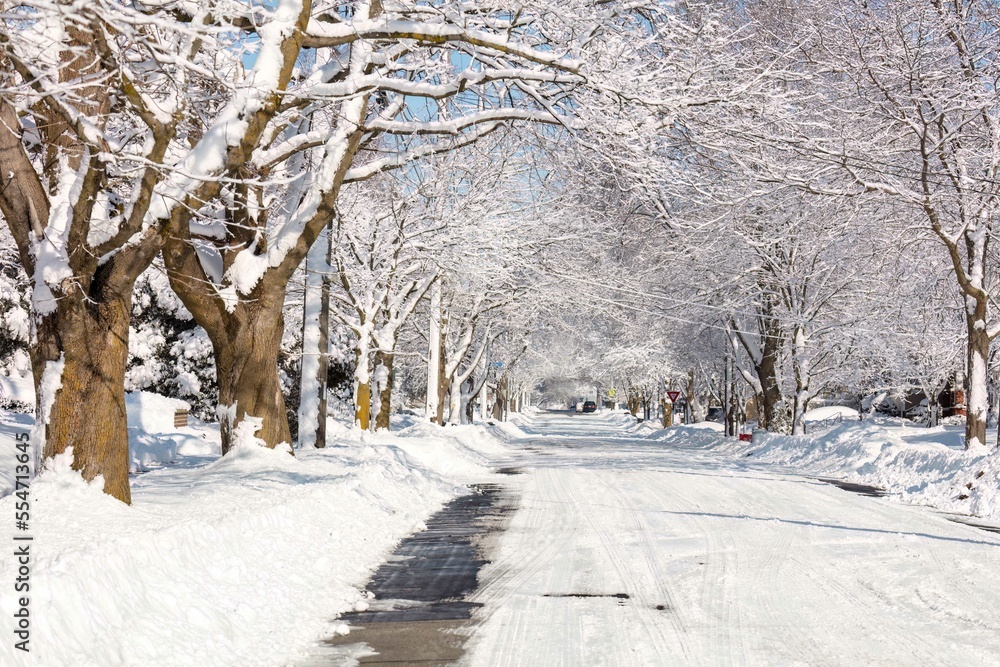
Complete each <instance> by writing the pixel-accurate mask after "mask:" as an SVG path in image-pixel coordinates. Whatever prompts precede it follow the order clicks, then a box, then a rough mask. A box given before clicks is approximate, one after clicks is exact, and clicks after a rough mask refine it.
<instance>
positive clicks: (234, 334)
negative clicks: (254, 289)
mask: <svg viewBox="0 0 1000 667" xmlns="http://www.w3.org/2000/svg"><path fill="white" fill-rule="evenodd" d="M271 297H272V298H270V299H266V300H265V299H261V300H260V301H256V302H253V301H244V302H241V303H240V304H239V305H238V306H237V310H236V312H235V313H233V317H231V318H229V320H228V321H227V323H226V328H225V330H224V333H223V334H222V335H217V336H214V337H213V336H212V332H209V336H210V337H211V338H212V345H213V348H214V349H215V368H216V373H217V377H218V382H219V422H220V427H221V431H222V453H223V454H226V453H228V452H229V451H230V450H231V449H232V448H233V446H234V445H236V444H237V443H236V439H235V436H236V432H237V429H238V427H239V425H240V424H241V423H242V422H243V420H244V419H245V418H246V417H252V418H258V419H260V420H261V424H260V429H259V430H257V431H256V432H255V434H254V435H255V436H256V437H257V438H259V439H260V440H263V442H264V444H265V446H267V447H272V448H273V447H275V446H277V445H279V444H280V443H283V442H284V443H288V444H289V445H291V442H292V435H291V431H290V429H289V427H288V414H287V413H286V412H285V398H284V395H283V394H282V391H281V381H280V379H279V375H278V353H279V352H280V350H281V337H282V333H283V332H284V327H285V321H284V316H283V315H282V305H283V303H284V298H283V297H284V291H283V290H282V291H281V296H280V297H279V296H277V295H271Z"/></svg>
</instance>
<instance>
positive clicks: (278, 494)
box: [0, 413, 518, 667]
mask: <svg viewBox="0 0 1000 667" xmlns="http://www.w3.org/2000/svg"><path fill="white" fill-rule="evenodd" d="M144 423H145V424H146V425H147V426H149V424H150V422H148V421H146V422H144ZM397 425H398V426H400V427H401V430H400V431H399V432H398V433H393V434H386V435H370V434H367V435H361V434H358V433H356V432H350V431H346V430H343V429H339V430H338V429H337V426H336V425H335V424H333V423H331V430H333V431H334V432H335V436H334V438H333V440H334V442H335V443H336V446H332V447H329V448H327V449H325V450H305V451H298V452H296V456H295V457H294V458H293V457H291V456H289V455H288V454H287V453H286V452H281V451H273V450H267V449H263V448H257V447H253V446H245V447H243V448H240V449H238V450H235V451H234V452H232V453H231V454H230V455H228V456H226V457H225V458H220V457H219V449H218V434H217V432H213V427H212V426H211V425H205V424H195V426H194V427H192V428H187V429H178V430H176V431H174V432H168V433H150V432H146V431H141V432H137V433H133V437H130V444H132V445H133V450H134V449H135V446H136V444H138V445H139V447H140V448H141V447H143V446H144V445H143V442H144V441H149V442H153V443H160V445H162V444H163V443H164V442H167V441H169V443H170V444H171V445H172V447H170V446H166V447H163V446H161V447H159V448H157V447H155V446H153V447H151V448H147V449H148V450H149V451H155V452H160V453H163V452H168V453H170V452H172V453H171V458H172V459H173V460H174V463H173V464H172V465H163V462H157V463H156V464H155V465H153V463H152V462H151V461H150V462H148V463H150V466H149V467H153V468H154V469H153V470H152V471H150V472H146V473H144V474H139V475H133V477H132V490H133V491H132V499H133V503H132V506H131V507H128V506H125V505H123V504H121V503H120V502H118V501H117V500H114V499H112V498H110V497H108V496H106V495H104V494H103V493H102V492H101V487H102V484H101V483H100V482H98V481H95V483H93V484H87V483H85V482H84V481H83V480H82V479H81V478H80V477H79V475H77V474H76V473H74V472H73V471H71V470H70V468H69V462H70V459H69V458H68V457H61V458H59V459H57V460H56V461H55V462H54V463H53V464H51V465H50V469H48V470H46V471H45V472H43V474H42V475H41V476H40V477H39V478H37V479H36V480H35V481H34V482H33V484H32V486H31V502H32V513H31V531H30V532H31V534H32V535H33V536H34V542H33V543H32V558H33V560H32V565H31V568H32V569H31V582H30V583H31V590H30V599H31V602H30V609H31V615H32V616H31V622H32V626H31V630H32V632H31V649H32V652H31V654H30V655H29V656H25V655H24V654H22V653H21V652H20V651H15V650H14V648H13V642H12V641H10V640H9V637H8V639H7V640H5V641H4V642H2V643H0V665H4V666H6V665H43V666H45V667H53V666H56V665H59V666H69V665H73V666H79V667H85V666H94V667H110V666H113V665H135V666H142V667H152V666H158V665H183V666H185V667H188V666H190V665H240V666H241V667H250V666H252V665H262V666H264V665H266V666H269V667H270V666H273V665H281V664H287V663H289V662H292V661H294V659H295V657H296V656H298V655H305V653H306V652H307V651H308V649H309V648H310V646H311V645H312V643H313V642H315V641H316V640H318V639H320V638H322V637H324V636H330V635H332V634H333V633H334V632H336V631H338V628H339V629H341V630H342V629H343V627H342V626H341V625H340V623H339V622H337V621H335V620H334V619H336V617H337V615H338V614H340V613H342V612H344V611H346V610H349V609H354V608H355V607H356V606H361V605H364V604H365V599H366V598H365V595H364V593H363V592H362V589H363V587H364V585H365V582H366V581H367V579H368V576H369V574H370V573H371V572H372V571H373V570H374V568H375V567H377V565H378V564H379V563H380V562H381V561H382V560H384V558H385V557H386V556H387V555H388V553H389V552H390V550H391V549H392V547H393V546H394V545H395V544H396V543H397V542H398V541H399V540H400V539H401V538H403V537H404V536H406V535H407V534H409V533H411V532H413V531H414V530H418V529H420V528H421V527H422V525H423V524H422V522H423V520H424V519H426V518H427V517H428V516H429V515H430V514H431V513H433V512H434V511H435V510H436V509H438V508H439V507H440V506H441V505H442V504H443V503H444V502H446V501H447V500H448V499H449V498H451V497H453V496H454V495H456V494H458V493H462V492H463V488H462V486H461V484H463V483H466V482H470V481H481V480H486V479H492V473H490V472H489V469H490V467H491V462H492V460H493V459H497V460H499V459H500V458H502V457H503V456H504V454H505V451H506V450H505V449H504V447H503V445H502V444H501V442H500V440H498V439H497V438H495V437H494V436H492V435H490V433H489V432H488V431H487V430H486V429H484V428H483V427H479V426H476V427H453V428H448V429H441V428H439V427H436V426H431V425H429V424H424V423H413V424H410V425H407V424H403V423H400V424H397ZM30 426H31V419H30V418H28V417H26V416H24V415H16V414H13V413H0V439H2V442H3V443H4V451H3V454H4V455H3V461H2V462H0V466H2V467H0V469H2V470H3V472H4V473H5V474H6V473H7V472H8V471H12V470H13V468H12V466H10V465H8V461H7V458H8V456H7V455H8V453H9V452H8V451H7V450H12V449H13V442H14V440H13V433H14V432H15V431H16V430H17V429H26V428H30ZM136 430H137V429H136ZM517 433H518V432H516V431H514V432H513V434H514V435H516V434H517ZM498 437H504V436H503V434H499V433H498ZM135 463H136V456H135V452H133V467H134V468H135V467H136V466H135ZM140 469H141V466H140ZM14 502H15V497H14V496H7V497H5V498H2V499H0V516H6V517H8V519H9V520H8V521H5V522H4V524H5V525H4V534H5V535H6V537H7V540H8V541H7V544H11V543H12V542H11V541H10V538H11V532H12V531H13V525H12V524H13V519H14ZM16 567H17V565H16V562H15V559H13V558H4V559H0V581H4V582H8V583H6V584H4V585H5V586H8V587H9V586H12V585H13V584H12V583H11V582H13V580H14V576H15V574H16V572H15V570H16ZM7 592H9V591H7V590H5V592H4V595H3V597H2V600H3V601H2V603H0V614H2V615H3V616H4V617H5V618H8V619H10V618H12V614H13V611H14V609H15V607H14V599H13V596H11V595H7ZM8 627H9V624H8Z"/></svg>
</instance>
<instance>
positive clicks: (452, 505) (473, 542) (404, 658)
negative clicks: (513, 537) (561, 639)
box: [305, 472, 517, 666]
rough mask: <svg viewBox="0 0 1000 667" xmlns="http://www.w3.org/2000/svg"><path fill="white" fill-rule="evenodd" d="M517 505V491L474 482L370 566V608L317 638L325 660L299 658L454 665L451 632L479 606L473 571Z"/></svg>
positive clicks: (455, 642)
mask: <svg viewBox="0 0 1000 667" xmlns="http://www.w3.org/2000/svg"><path fill="white" fill-rule="evenodd" d="M507 474H516V473H513V472H512V473H507ZM516 506H517V499H516V497H514V495H513V494H512V493H511V492H510V491H509V490H508V489H506V488H505V487H503V486H501V485H498V484H479V485H474V486H473V487H472V493H470V494H468V495H464V496H459V497H458V498H455V499H453V500H452V501H451V502H449V503H448V504H446V505H445V506H444V507H443V508H441V510H440V511H438V512H437V513H436V514H434V515H433V516H432V517H431V518H430V519H428V520H427V522H426V525H427V528H426V529H424V530H422V531H420V532H419V533H415V534H413V535H411V536H409V537H407V538H406V539H404V540H403V541H402V542H400V544H399V546H398V547H397V548H396V550H395V551H394V552H393V554H392V556H391V557H390V558H389V560H388V561H386V562H385V563H383V564H382V565H381V566H380V567H379V568H378V570H376V572H375V574H374V575H373V576H372V578H371V580H370V581H369V583H368V587H367V588H368V591H369V592H370V593H372V594H374V596H375V597H374V599H373V600H372V602H371V605H370V607H369V609H367V610H365V611H358V612H350V613H347V614H344V615H343V616H341V619H340V620H342V621H344V622H345V623H347V624H348V626H349V627H350V628H351V632H350V634H348V635H342V636H335V637H331V638H329V639H327V640H324V641H323V642H322V644H323V646H324V648H325V649H326V651H328V652H329V661H328V662H323V661H322V659H321V658H317V657H314V658H312V659H311V660H310V661H309V662H308V663H305V664H308V665H310V666H318V665H323V664H327V665H333V664H341V662H342V661H343V658H344V657H345V656H347V655H351V656H353V657H355V659H356V660H358V662H359V663H360V664H362V665H390V664H393V665H399V664H420V665H448V664H452V663H454V662H455V661H456V660H458V659H459V658H460V657H461V656H462V652H463V645H464V643H465V639H466V638H467V634H468V633H463V632H456V630H458V629H460V628H462V627H465V626H468V625H471V623H472V620H471V618H472V613H473V612H474V611H475V610H476V609H477V608H479V607H480V606H482V605H481V604H479V603H476V602H471V601H470V598H471V596H472V594H473V593H474V592H475V591H476V588H477V587H478V586H479V570H480V569H481V568H482V567H483V565H486V564H487V563H488V562H489V558H490V555H491V553H492V551H493V549H494V548H495V545H496V542H497V537H498V535H499V533H501V532H502V531H503V530H505V529H506V527H507V525H508V523H509V519H510V515H511V514H512V512H513V511H514V509H515V508H516ZM359 645H367V649H369V650H359ZM338 649H340V650H338ZM365 653H368V655H365Z"/></svg>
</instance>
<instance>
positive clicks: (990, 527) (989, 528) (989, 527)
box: [948, 516, 1000, 533]
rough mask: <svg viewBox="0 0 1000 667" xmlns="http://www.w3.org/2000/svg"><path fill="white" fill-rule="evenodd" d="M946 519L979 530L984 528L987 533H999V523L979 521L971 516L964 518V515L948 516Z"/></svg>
mask: <svg viewBox="0 0 1000 667" xmlns="http://www.w3.org/2000/svg"><path fill="white" fill-rule="evenodd" d="M948 520H949V521H953V522H955V523H960V524H962V525H963V526H972V527H973V528H978V529H979V530H985V531H986V532H988V533H1000V525H997V524H990V523H980V522H979V521H977V520H976V519H975V518H973V517H968V518H966V517H964V516H962V517H956V516H949V517H948Z"/></svg>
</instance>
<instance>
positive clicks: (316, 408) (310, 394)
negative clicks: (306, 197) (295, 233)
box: [299, 231, 330, 447]
mask: <svg viewBox="0 0 1000 667" xmlns="http://www.w3.org/2000/svg"><path fill="white" fill-rule="evenodd" d="M326 233H327V234H328V233H329V232H328V231H327V232H326ZM320 239H322V241H323V242H320V241H317V242H316V243H315V244H313V247H312V248H311V249H310V250H309V256H308V257H307V258H306V267H305V269H306V284H305V289H304V290H303V308H302V310H303V313H302V379H301V391H300V394H299V396H300V399H299V400H300V403H299V446H300V447H326V419H327V396H326V393H327V375H329V372H330V343H329V335H330V334H329V332H330V281H329V277H328V272H329V270H330V268H329V263H330V241H329V239H328V238H327V237H326V236H325V235H324V236H321V237H320Z"/></svg>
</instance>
